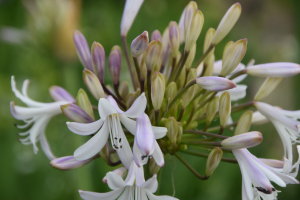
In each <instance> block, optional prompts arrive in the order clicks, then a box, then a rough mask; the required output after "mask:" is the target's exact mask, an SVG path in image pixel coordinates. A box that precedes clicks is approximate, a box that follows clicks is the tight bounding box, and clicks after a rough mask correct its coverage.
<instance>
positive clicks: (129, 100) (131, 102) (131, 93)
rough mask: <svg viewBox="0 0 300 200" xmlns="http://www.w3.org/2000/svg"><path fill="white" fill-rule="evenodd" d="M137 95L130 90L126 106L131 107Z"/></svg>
mask: <svg viewBox="0 0 300 200" xmlns="http://www.w3.org/2000/svg"><path fill="white" fill-rule="evenodd" d="M136 98H137V96H136V93H135V92H130V93H129V94H128V95H127V97H126V107H127V108H130V106H131V105H132V104H133V102H134V101H135V100H136Z"/></svg>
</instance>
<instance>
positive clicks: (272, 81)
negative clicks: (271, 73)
mask: <svg viewBox="0 0 300 200" xmlns="http://www.w3.org/2000/svg"><path fill="white" fill-rule="evenodd" d="M281 81H282V78H272V77H270V78H267V79H266V80H265V82H264V83H263V84H262V86H260V88H259V90H258V92H257V93H256V95H255V97H254V101H261V100H262V99H263V98H265V97H266V96H268V95H269V94H270V93H271V92H272V91H273V90H274V89H275V88H276V87H277V85H278V84H279V83H280V82H281Z"/></svg>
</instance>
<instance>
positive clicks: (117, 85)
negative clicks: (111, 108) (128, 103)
mask: <svg viewBox="0 0 300 200" xmlns="http://www.w3.org/2000/svg"><path fill="white" fill-rule="evenodd" d="M114 90H115V93H116V95H117V97H118V98H119V99H122V97H121V95H120V93H119V83H117V84H114ZM122 100H123V99H122Z"/></svg>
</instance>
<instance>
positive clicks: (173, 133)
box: [165, 117, 178, 144]
mask: <svg viewBox="0 0 300 200" xmlns="http://www.w3.org/2000/svg"><path fill="white" fill-rule="evenodd" d="M165 126H166V128H167V129H168V132H167V137H168V138H169V140H170V142H171V143H172V144H176V140H177V134H178V124H177V121H176V119H175V118H174V117H169V118H168V119H167V121H166V125H165Z"/></svg>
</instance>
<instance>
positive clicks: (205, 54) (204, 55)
mask: <svg viewBox="0 0 300 200" xmlns="http://www.w3.org/2000/svg"><path fill="white" fill-rule="evenodd" d="M214 47H215V45H214V44H210V46H209V47H208V49H207V50H206V52H205V53H204V54H203V55H202V56H201V57H200V59H199V60H198V61H197V63H196V64H195V65H194V66H193V68H196V67H198V66H199V65H200V63H201V62H202V61H203V60H204V58H205V57H206V56H207V55H208V54H209V53H210V51H211V50H213V48H214Z"/></svg>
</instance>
